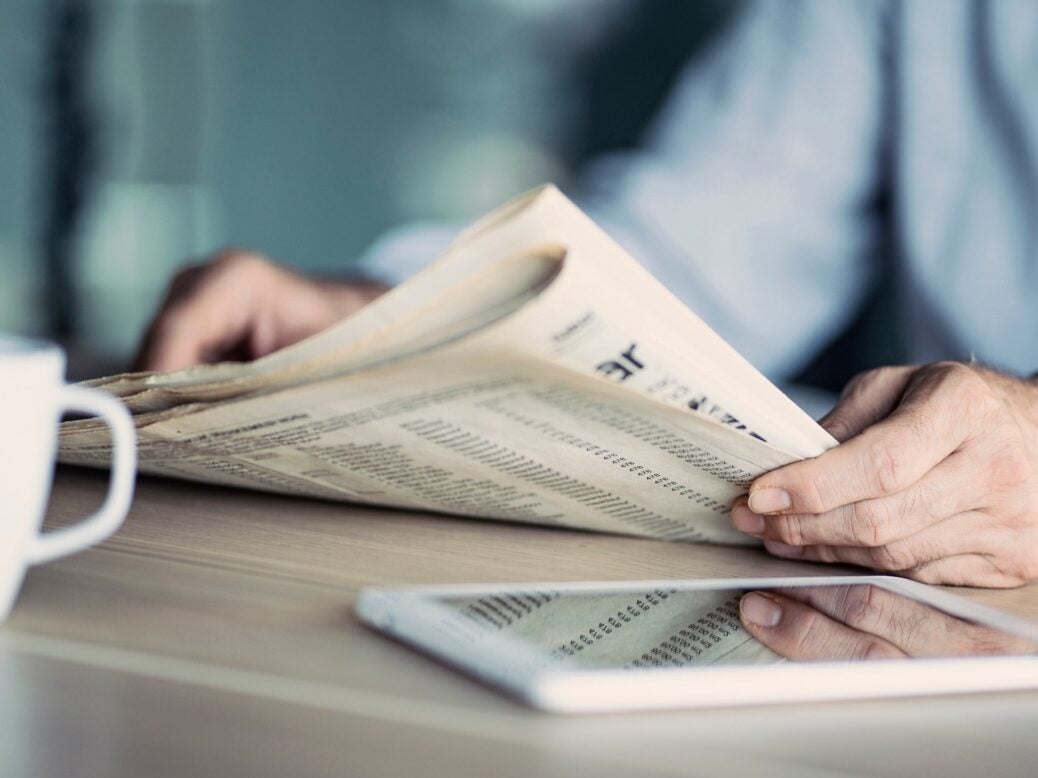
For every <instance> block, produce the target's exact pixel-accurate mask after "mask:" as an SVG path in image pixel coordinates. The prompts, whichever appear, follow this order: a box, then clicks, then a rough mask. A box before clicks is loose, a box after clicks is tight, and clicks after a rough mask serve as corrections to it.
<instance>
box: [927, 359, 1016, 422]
mask: <svg viewBox="0 0 1038 778" xmlns="http://www.w3.org/2000/svg"><path fill="white" fill-rule="evenodd" d="M934 367H935V377H936V387H937V392H940V393H942V394H944V395H947V396H948V397H949V400H950V403H951V404H952V406H953V407H954V408H955V410H956V412H957V413H958V414H960V415H961V416H962V417H963V418H964V419H965V420H966V421H968V422H973V423H976V422H980V421H983V420H985V419H987V418H989V417H991V416H992V415H993V414H995V413H997V412H998V410H999V408H1000V407H1001V402H1000V400H999V396H998V392H997V391H996V390H995V387H993V386H992V385H991V383H990V382H989V381H988V380H987V378H986V377H985V375H984V372H983V370H982V369H980V368H978V367H975V366H973V365H966V364H963V363H962V362H938V363H937V364H936V365H935V366H934Z"/></svg>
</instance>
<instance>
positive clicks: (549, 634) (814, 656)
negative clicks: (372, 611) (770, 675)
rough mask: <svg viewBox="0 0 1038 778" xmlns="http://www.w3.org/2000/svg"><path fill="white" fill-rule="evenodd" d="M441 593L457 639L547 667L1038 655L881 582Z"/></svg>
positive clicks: (1011, 637)
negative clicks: (514, 648) (515, 646)
mask: <svg viewBox="0 0 1038 778" xmlns="http://www.w3.org/2000/svg"><path fill="white" fill-rule="evenodd" d="M436 599H437V600H438V602H439V603H440V604H441V605H442V606H444V609H443V611H442V612H443V613H444V615H445V618H444V619H443V620H442V621H441V624H440V627H441V628H442V629H443V630H446V631H447V632H449V633H450V634H451V636H452V638H453V639H454V640H456V641H457V642H459V643H463V644H468V645H470V646H472V647H473V648H478V647H479V645H480V644H481V643H487V644H490V645H499V644H501V641H502V638H505V639H507V640H508V641H509V642H510V643H514V642H519V643H521V644H524V646H525V647H527V648H529V649H532V650H530V651H526V652H525V653H526V654H527V655H528V656H529V657H533V660H532V661H533V662H534V663H535V664H539V665H540V666H542V667H544V668H545V669H548V668H550V669H567V668H572V669H599V668H612V669H636V668H661V667H689V666H705V665H718V664H725V665H738V664H742V665H749V664H768V663H778V662H783V661H787V660H798V661H878V660H884V659H903V658H906V657H927V658H933V657H964V656H992V655H1026V654H1035V653H1038V644H1035V643H1034V642H1032V641H1031V640H1028V639H1026V638H1023V637H1019V636H1018V635H1015V634H1011V633H1010V632H1008V631H1005V630H1003V629H1000V628H996V627H994V626H991V625H990V624H981V623H978V622H976V621H973V620H970V619H966V618H961V617H958V616H952V615H950V614H949V613H947V612H945V611H943V610H941V609H939V608H937V607H934V606H933V605H929V604H926V603H924V602H921V601H920V600H918V599H913V598H909V597H906V596H903V595H901V594H898V593H895V592H893V591H890V590H888V589H885V588H881V587H879V586H875V585H872V584H858V585H825V586H797V587H761V588H753V589H736V588H724V589H714V590H703V589H683V588H679V587H668V586H651V587H649V586H647V587H646V588H644V589H643V590H638V591H630V590H617V591H608V590H599V591H579V590H576V591H575V590H565V589H558V590H553V589H548V588H545V589H522V588H517V589H515V590H511V591H509V590H504V589H502V590H498V591H496V592H493V593H486V594H482V595H469V596H465V595H458V596H442V597H438V598H436ZM447 614H449V615H447ZM529 669H534V668H529Z"/></svg>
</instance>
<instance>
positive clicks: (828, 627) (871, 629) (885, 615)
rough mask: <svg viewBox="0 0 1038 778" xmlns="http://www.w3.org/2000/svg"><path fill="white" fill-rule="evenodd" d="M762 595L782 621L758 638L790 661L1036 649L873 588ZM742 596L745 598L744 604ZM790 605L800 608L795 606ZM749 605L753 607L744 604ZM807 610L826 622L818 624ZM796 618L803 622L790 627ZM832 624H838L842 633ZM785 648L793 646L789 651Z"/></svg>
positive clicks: (802, 589)
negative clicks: (773, 603) (777, 610)
mask: <svg viewBox="0 0 1038 778" xmlns="http://www.w3.org/2000/svg"><path fill="white" fill-rule="evenodd" d="M768 594H771V595H774V596H775V598H776V600H777V601H778V602H779V604H780V606H781V607H782V617H781V619H780V622H779V623H782V622H786V623H785V626H784V629H783V631H782V632H779V633H776V632H775V631H774V627H769V626H767V624H765V625H763V626H764V629H763V630H762V631H761V634H760V635H759V636H758V637H759V638H760V639H762V640H765V642H766V643H767V645H768V646H769V647H770V648H772V650H775V651H777V652H778V653H782V654H783V655H785V656H791V654H788V653H786V651H787V650H795V651H797V652H798V653H799V654H800V656H798V657H796V658H815V659H827V658H833V659H835V658H846V656H847V655H848V654H849V655H850V657H851V658H873V657H874V656H877V655H878V656H886V655H892V654H891V653H890V652H889V650H888V649H887V646H891V647H893V648H894V649H896V650H897V651H899V652H901V653H902V654H906V655H908V656H931V657H935V656H973V655H978V654H1028V653H1033V652H1034V651H1035V650H1036V648H1038V647H1036V646H1035V644H1034V643H1032V642H1031V641H1029V640H1026V639H1023V638H1019V637H1017V636H1015V635H1010V634H1007V633H1005V632H1002V631H1000V630H996V629H993V628H990V627H986V626H982V625H979V624H974V623H971V622H968V621H964V620H962V619H958V618H955V617H954V616H950V615H948V614H947V613H944V612H943V611H940V610H938V609H937V608H934V607H932V606H930V605H927V604H925V603H922V602H919V601H917V600H912V599H910V598H908V597H904V596H901V595H898V594H894V593H893V592H890V591H887V590H885V589H882V588H880V587H877V586H871V585H851V586H807V587H797V588H794V589H783V590H780V591H775V592H768ZM748 598H749V595H747V596H746V597H745V598H744V601H746V600H747V599H748ZM796 603H801V604H803V605H804V606H806V607H805V608H798V607H796V605H795V604H796ZM753 607H759V606H757V605H756V604H751V605H749V606H748V608H750V609H752V608H753ZM740 610H741V611H744V610H746V609H743V608H740ZM812 611H814V612H815V613H817V614H820V615H821V616H822V617H824V619H828V620H830V621H831V622H832V624H830V623H828V622H826V621H824V620H822V621H818V620H817V617H816V616H815V615H814V613H812ZM798 619H801V620H804V621H805V622H806V623H800V624H796V623H793V622H795V621H796V620H798ZM812 621H815V622H816V623H811V622H812ZM834 625H842V626H843V627H846V628H847V630H846V631H842V630H840V629H838V628H837V627H836V626H834ZM776 626H778V625H776ZM776 635H777V637H776ZM865 635H868V636H872V637H873V638H875V639H876V640H877V641H881V642H880V643H879V645H880V646H881V649H877V648H876V644H874V643H870V642H868V641H866V640H865V639H864V638H863V637H862V636H865ZM791 636H793V637H797V636H800V639H799V642H797V641H795V640H790V637H791ZM821 638H826V639H825V640H823V639H821ZM769 640H770V641H772V642H768V641H769ZM782 641H786V642H785V643H783V642H782ZM775 642H778V643H779V645H778V646H776V645H775V644H774V643H775ZM789 644H792V645H793V648H792V649H791V648H790V645H789ZM834 647H835V648H836V649H837V650H840V651H842V652H844V653H843V656H842V657H836V656H827V655H825V654H822V653H821V652H822V651H833V650H834ZM780 649H782V650H780ZM791 658H792V657H791Z"/></svg>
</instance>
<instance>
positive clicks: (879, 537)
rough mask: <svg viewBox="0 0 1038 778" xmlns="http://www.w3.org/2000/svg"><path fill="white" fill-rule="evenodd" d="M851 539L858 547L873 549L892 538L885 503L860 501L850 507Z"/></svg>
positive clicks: (888, 514) (891, 527) (891, 525)
mask: <svg viewBox="0 0 1038 778" xmlns="http://www.w3.org/2000/svg"><path fill="white" fill-rule="evenodd" d="M850 534H851V539H852V540H853V542H854V543H856V544H857V545H859V546H866V547H868V548H875V547H877V546H882V545H884V544H886V543H888V542H889V541H890V540H891V539H892V536H893V521H892V520H891V514H890V511H889V509H888V508H886V507H885V503H884V502H883V501H880V500H862V501H861V502H856V503H854V504H853V505H852V506H851V527H850Z"/></svg>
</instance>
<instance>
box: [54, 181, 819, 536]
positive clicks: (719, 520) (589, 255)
mask: <svg viewBox="0 0 1038 778" xmlns="http://www.w3.org/2000/svg"><path fill="white" fill-rule="evenodd" d="M88 383H89V384H90V385H92V386H97V387H102V388H104V389H107V390H108V391H110V392H113V393H114V394H116V395H118V396H119V397H121V398H122V400H123V402H125V403H126V405H127V406H128V407H129V408H130V410H131V411H132V412H133V414H134V418H135V421H136V425H137V432H138V435H139V439H140V466H141V470H142V471H144V472H147V473H155V474H160V475H166V476H174V477H178V478H185V479H190V480H196V481H206V482H213V483H220V484H229V485H233V486H241V487H246V488H250V489H261V490H268V491H273V492H281V493H286V494H298V495H306V496H311V497H319V498H326V499H332V500H343V501H348V502H354V503H367V504H372V505H387V506H396V507H401V508H413V509H422V510H429V511H438V512H443V513H450V514H459V515H464V516H472V517H479V518H487V519H506V520H512V521H523V522H531V523H537V524H550V525H556V526H565V527H575V528H582V529H588V530H598V531H603V532H617V533H625V534H629V535H640V536H647V537H655V538H666V539H674V540H688V541H700V542H718V543H747V542H751V541H750V540H749V539H747V538H746V537H745V536H743V535H741V533H738V532H736V531H735V530H733V529H732V528H731V527H730V526H729V523H728V521H727V513H728V506H729V504H730V502H731V500H732V499H734V498H735V497H737V496H738V495H739V494H741V493H743V492H745V490H746V488H747V486H748V484H749V483H750V481H752V480H753V479H754V478H755V477H756V476H758V475H760V474H761V473H763V472H765V471H767V470H771V469H773V468H775V467H779V466H781V465H784V464H787V463H789V462H792V461H795V460H798V459H802V458H806V457H813V456H817V455H819V454H821V453H822V452H823V451H825V450H826V449H827V448H830V447H831V446H833V445H835V443H836V442H835V440H833V439H832V438H831V437H830V436H829V435H828V433H826V432H825V431H824V430H822V428H821V427H819V426H818V425H817V424H815V422H814V421H812V420H811V419H810V417H808V416H807V415H806V414H805V413H803V411H801V410H800V409H799V408H798V407H797V406H796V405H794V404H793V403H792V402H791V401H790V400H789V399H788V398H787V397H785V395H783V394H782V392H780V391H779V390H778V389H777V388H776V387H775V386H774V385H772V384H771V383H770V382H769V381H768V380H767V379H766V378H764V376H762V375H761V374H760V373H759V372H758V371H757V370H755V369H754V368H753V367H752V366H751V365H750V364H749V363H748V362H746V361H745V360H744V359H743V358H742V357H741V356H739V355H738V354H737V353H736V352H735V351H734V350H733V349H732V348H731V347H730V346H728V345H727V344H726V343H725V342H724V341H723V340H722V339H721V338H720V337H718V336H717V334H716V333H714V332H713V331H712V330H711V329H710V328H709V327H707V326H706V324H704V323H703V322H702V321H701V320H700V319H699V318H698V317H696V316H695V314H693V313H692V312H691V311H689V310H688V309H687V308H686V307H685V306H684V305H683V304H682V303H681V302H680V301H678V300H677V299H676V298H675V297H674V296H673V295H671V294H670V293H669V292H668V291H667V290H666V289H665V288H664V287H663V286H662V285H660V284H659V282H657V281H656V280H655V279H654V278H653V277H652V276H651V275H649V274H648V273H647V272H646V271H645V270H644V269H643V268H642V267H641V266H640V265H639V264H638V263H637V262H635V260H633V259H632V258H631V257H630V256H629V255H628V254H627V253H626V252H625V251H624V250H623V249H622V248H621V247H620V246H619V245H617V244H616V243H615V242H614V241H612V240H611V239H610V238H609V237H608V236H607V235H606V234H605V233H604V232H602V231H601V230H600V229H599V228H598V227H597V226H596V225H595V224H594V223H593V222H592V221H591V220H590V219H588V218H587V217H586V216H585V215H584V214H583V213H581V211H580V210H579V209H578V208H577V207H576V206H574V205H573V204H572V203H571V202H570V201H569V200H567V199H566V198H565V197H564V196H563V195H562V193H561V192H559V191H558V190H557V189H555V188H554V187H550V186H548V187H544V188H542V189H540V190H537V191H535V192H532V193H530V194H527V195H524V196H523V197H521V198H519V199H518V200H516V201H513V202H511V203H509V204H507V205H505V206H503V207H502V208H500V209H498V210H497V211H495V212H494V213H492V214H491V215H490V216H488V217H486V218H485V219H483V220H482V221H480V222H478V223H477V224H476V225H475V226H473V227H472V228H470V229H469V230H468V231H467V232H465V233H463V234H462V235H461V236H460V237H459V238H458V239H457V241H456V242H455V243H454V245H453V246H452V247H451V248H450V249H449V250H448V252H447V253H446V254H445V255H444V256H443V257H441V258H440V259H439V260H438V261H437V262H435V263H434V264H433V265H431V266H430V267H429V268H428V269H426V270H425V271H423V272H422V273H419V274H418V275H416V276H415V277H414V278H412V279H411V280H409V281H408V282H407V283H405V284H402V285H401V286H399V287H397V288H396V289H394V290H392V291H391V292H389V293H387V294H386V295H384V296H383V297H381V298H379V299H378V300H376V301H375V302H374V303H372V304H371V305H369V306H367V307H366V308H364V309H362V310H361V311H359V312H357V313H356V314H354V315H353V316H350V317H348V318H347V319H344V320H343V321H342V322H340V323H339V324H337V325H335V326H333V327H331V328H330V329H328V330H326V331H324V332H322V333H320V334H318V335H315V336H314V337H312V338H309V339H308V340H306V341H303V342H301V343H298V344H296V345H294V346H291V347H289V348H286V349H283V350H281V351H279V352H276V353H274V354H271V355H270V356H267V357H264V358H262V359H259V360H256V361H254V362H251V363H225V364H220V365H209V366H202V367H197V368H191V369H188V370H183V371H177V372H173V373H164V374H146V373H145V374H127V375H121V376H113V377H110V378H103V379H98V380H95V381H91V382H88ZM108 455H109V440H108V435H107V431H106V430H105V429H104V427H103V426H102V425H101V424H100V423H99V422H97V421H96V420H93V419H87V420H76V421H70V422H65V423H64V424H63V425H62V429H61V435H60V458H61V460H62V461H63V462H68V463H74V464H82V465H90V466H98V467H104V466H107V462H108Z"/></svg>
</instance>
